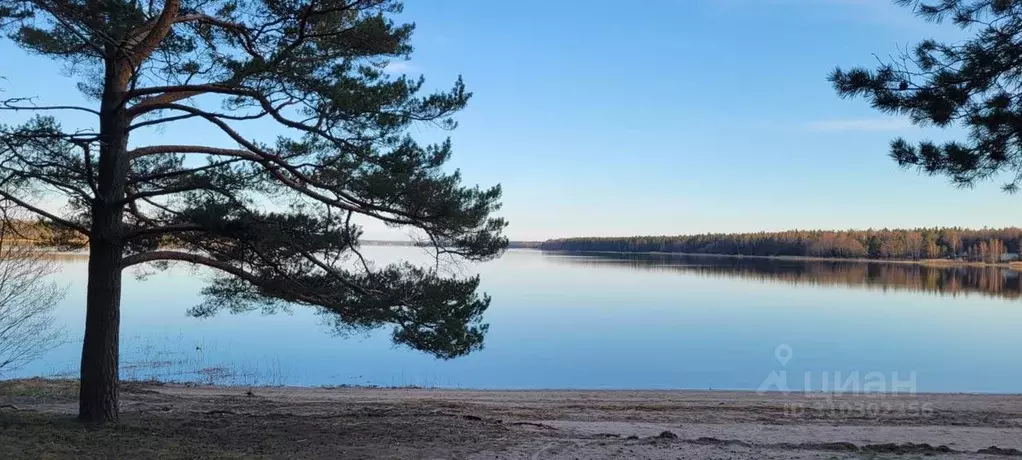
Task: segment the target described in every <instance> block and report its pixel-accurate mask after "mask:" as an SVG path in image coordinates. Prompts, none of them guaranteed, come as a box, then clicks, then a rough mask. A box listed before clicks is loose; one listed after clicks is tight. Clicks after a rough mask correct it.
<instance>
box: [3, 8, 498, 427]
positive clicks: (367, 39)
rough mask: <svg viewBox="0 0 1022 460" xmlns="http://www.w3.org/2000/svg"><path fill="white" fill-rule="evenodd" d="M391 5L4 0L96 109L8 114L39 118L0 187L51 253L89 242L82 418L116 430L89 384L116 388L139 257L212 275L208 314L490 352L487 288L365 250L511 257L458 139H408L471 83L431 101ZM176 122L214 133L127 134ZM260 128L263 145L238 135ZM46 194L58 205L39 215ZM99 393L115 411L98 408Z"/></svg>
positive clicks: (451, 352)
mask: <svg viewBox="0 0 1022 460" xmlns="http://www.w3.org/2000/svg"><path fill="white" fill-rule="evenodd" d="M401 9H402V5H401V3H400V2H399V1H396V0H254V1H246V2H241V1H235V0H155V1H146V2H140V1H137V0H0V28H2V29H3V31H4V32H6V34H7V37H8V38H9V39H10V40H12V41H13V42H15V43H16V44H17V45H19V46H20V47H21V48H23V49H25V50H26V51H28V52H30V53H35V54H39V55H43V56H46V57H48V58H52V59H54V60H58V61H61V62H63V63H64V64H65V65H66V68H67V69H69V70H70V71H71V73H72V75H73V76H74V77H75V78H76V80H77V84H78V88H79V89H80V90H81V91H82V93H83V94H84V95H85V96H86V97H87V98H88V100H90V101H95V103H94V104H92V105H74V104H67V105H64V104H54V105H39V104H37V103H36V100H34V99H32V98H29V97H27V96H26V97H15V98H11V99H7V100H6V101H3V102H2V104H0V105H2V107H0V108H2V109H5V110H11V111H27V112H30V113H31V114H33V116H32V117H31V118H30V119H29V120H28V121H27V122H25V123H21V124H15V125H3V126H0V197H2V198H3V199H4V200H7V201H9V202H12V203H15V204H17V205H18V206H20V207H22V208H24V209H27V210H30V211H32V212H34V213H35V214H37V215H38V216H39V217H40V218H42V219H43V221H44V222H46V223H47V224H48V225H50V226H51V228H52V229H53V231H52V232H50V234H52V235H54V236H55V239H56V240H59V241H57V242H58V243H60V244H63V245H65V246H74V245H76V244H87V245H88V247H89V250H90V269H89V293H88V296H87V298H88V303H89V305H88V311H89V313H87V315H86V338H85V342H86V343H85V345H84V346H83V359H82V379H83V389H82V399H83V403H82V404H83V406H82V409H81V413H82V415H81V416H82V417H83V418H86V419H101V418H106V419H111V418H116V397H115V396H114V397H113V401H112V402H111V401H109V399H111V398H110V397H108V396H109V395H106V394H107V393H110V391H109V390H103V391H100V390H97V389H96V388H97V385H93V384H92V383H90V382H93V381H97V380H101V381H103V382H105V384H106V385H107V386H109V381H110V380H114V381H116V361H117V359H116V353H117V351H116V342H117V333H116V328H117V323H118V321H119V320H118V318H119V316H118V308H119V291H120V271H121V270H122V269H124V268H127V267H131V266H135V265H138V264H144V263H157V264H160V265H158V266H164V265H165V264H166V263H168V262H186V263H191V264H197V265H201V266H205V267H208V268H210V269H212V270H211V271H212V272H213V273H215V274H216V275H215V278H214V279H213V280H212V282H211V284H210V285H209V286H208V287H207V288H206V289H205V290H204V293H205V294H206V301H205V302H204V303H203V304H201V305H199V306H196V307H195V308H193V309H192V310H191V311H192V313H194V314H197V315H210V314H214V313H216V312H217V311H220V310H223V309H227V310H230V311H245V310H249V309H253V308H264V309H271V310H272V309H274V308H276V307H279V306H281V305H284V304H301V305H308V306H313V307H315V308H318V309H320V310H322V311H323V312H325V313H328V314H329V315H332V318H334V320H335V321H334V323H335V324H336V325H338V326H339V327H359V328H375V327H380V326H383V325H388V324H389V325H393V326H394V333H393V338H394V340H395V342H397V343H399V344H404V345H407V346H410V347H412V348H415V349H418V350H422V351H425V352H428V353H432V354H434V355H436V356H438V357H441V358H452V357H456V356H460V355H464V354H466V353H469V352H471V351H473V350H476V349H478V348H480V347H481V346H482V341H483V336H484V333H485V331H486V326H485V325H484V324H483V323H482V322H481V315H482V313H483V311H484V310H485V309H486V308H487V306H488V304H489V298H488V297H487V296H485V295H480V294H479V293H477V288H478V284H479V279H478V278H477V277H469V278H460V277H455V276H447V275H443V274H442V273H440V272H439V271H438V270H436V269H435V267H434V268H428V267H427V268H423V267H418V266H413V265H409V264H400V263H399V264H392V265H387V266H376V265H374V264H373V263H372V261H368V260H366V259H365V258H363V257H362V254H361V252H360V251H359V244H358V241H359V237H360V235H361V233H362V231H361V228H360V227H359V225H358V222H365V221H366V220H370V219H371V220H376V221H380V222H383V223H384V224H386V225H388V226H393V227H399V228H405V229H410V230H412V231H414V232H416V234H417V235H419V237H421V238H422V239H423V240H424V241H428V242H430V243H431V245H432V246H433V247H434V248H435V250H436V253H437V256H438V257H440V256H448V257H456V258H462V259H469V260H486V259H490V258H493V257H496V256H498V255H499V254H500V253H501V252H502V251H503V249H504V248H505V247H506V245H507V240H506V239H505V238H504V237H503V236H502V231H503V229H504V227H505V225H506V223H505V221H504V220H503V219H500V218H497V217H494V216H493V215H492V214H493V213H494V212H495V211H496V210H497V209H498V208H499V199H500V195H501V190H500V188H499V186H496V187H491V188H480V187H472V186H465V185H463V184H462V177H461V175H460V173H459V172H457V171H449V170H446V169H445V167H444V165H445V163H447V161H448V160H449V159H450V157H451V154H452V144H451V142H450V141H449V140H448V141H443V142H439V143H435V144H421V143H419V142H417V141H416V140H415V139H413V138H412V137H410V136H409V135H408V134H407V130H408V128H409V127H410V126H412V125H413V124H416V123H425V124H428V125H430V126H435V127H438V128H440V129H447V130H449V129H454V128H455V127H456V122H455V121H454V119H453V118H452V116H453V115H454V114H455V113H456V112H458V111H459V110H461V109H462V108H464V107H465V105H466V103H467V102H468V100H469V98H470V96H471V95H470V93H469V92H468V91H467V90H466V88H465V86H464V84H463V83H462V82H461V80H460V79H459V80H458V81H456V82H455V83H454V84H453V86H452V87H451V88H450V89H448V90H445V91H436V92H429V91H425V90H424V85H425V82H424V80H423V79H422V78H421V77H420V78H417V79H412V78H409V77H407V76H394V75H391V74H390V73H388V72H387V71H386V69H385V67H386V65H387V63H388V62H390V61H391V60H394V59H406V58H408V57H409V55H410V53H411V51H412V46H411V42H410V40H411V36H412V32H413V30H414V26H413V25H412V24H398V23H395V22H394V20H393V18H394V16H395V15H397V14H398V13H400V12H401ZM47 102H49V101H47ZM70 111H74V112H79V113H84V114H88V115H89V116H92V117H94V118H93V120H94V123H93V125H92V127H91V128H88V129H84V130H70V129H65V128H64V127H63V126H62V123H61V117H62V116H63V115H65V114H66V113H68V112H70ZM184 122H188V123H193V122H201V123H204V124H206V125H208V126H211V127H213V128H214V129H215V130H216V132H218V133H219V135H220V139H219V140H218V141H216V142H203V143H191V142H190V141H191V139H184V138H180V139H167V141H168V142H167V143H166V144H156V145H139V144H138V143H136V142H134V141H132V136H134V135H136V134H138V133H140V132H146V131H149V132H150V133H156V134H155V135H153V136H148V137H147V139H151V138H159V136H158V133H159V129H161V128H163V127H164V126H167V125H174V124H178V123H184ZM253 123H259V124H258V125H257V126H259V127H260V128H259V130H258V131H256V132H257V133H258V135H256V136H253V135H252V134H251V133H252V132H253V131H254V130H253V129H252V128H249V129H247V130H246V129H245V127H246V126H251V125H252V124H253ZM268 123H272V126H275V127H276V128H275V129H274V131H270V132H267V131H265V126H268ZM154 130H155V131H154ZM54 197H58V198H57V199H59V200H65V201H66V203H67V204H66V206H63V207H61V208H60V209H59V210H57V209H54V207H53V206H47V204H46V203H52V202H53V200H54V199H55V198H54ZM82 236H84V238H83V237H82ZM110 273H113V274H110ZM111 330H112V331H113V332H111ZM97 337H98V338H97ZM111 361H112V363H113V364H111ZM96 363H101V364H96ZM111 366H113V367H114V370H111V369H110V367H111ZM100 368H102V369H100ZM90 369H91V370H90ZM111 374H112V376H111ZM86 387H88V388H86ZM90 392H91V393H90ZM87 393H88V394H87ZM101 393H102V394H101ZM114 393H115V391H114ZM103 395H106V396H103ZM103 398H106V399H105V400H104V399H103ZM87 399H91V400H103V401H105V402H103V403H102V404H100V405H102V406H103V407H104V408H103V410H102V411H100V412H102V413H100V414H99V415H97V413H95V411H94V410H92V409H89V408H87V407H85V404H86V403H85V402H84V401H85V400H87ZM97 404H98V403H97ZM111 405H113V406H114V408H113V410H112V412H111V408H110V407H109V406H111Z"/></svg>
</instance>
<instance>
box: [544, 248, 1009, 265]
mask: <svg viewBox="0 0 1022 460" xmlns="http://www.w3.org/2000/svg"><path fill="white" fill-rule="evenodd" d="M536 249H537V250H539V251H542V252H546V253H564V254H625V255H627V254H636V255H660V256H684V257H712V258H722V259H765V260H785V261H793V262H800V261H804V262H849V263H874V264H903V265H922V266H927V267H992V268H1008V269H1011V270H1017V271H1022V261H1012V262H998V263H989V262H976V261H964V260H957V259H919V260H906V259H870V258H842V257H813V256H760V255H747V254H705V253H694V252H657V251H643V252H633V251H583V250H573V249H572V250H569V249H542V248H536Z"/></svg>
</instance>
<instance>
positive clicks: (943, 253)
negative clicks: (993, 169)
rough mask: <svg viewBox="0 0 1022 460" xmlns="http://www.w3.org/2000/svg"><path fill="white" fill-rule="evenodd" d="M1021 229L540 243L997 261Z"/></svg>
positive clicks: (573, 247) (1011, 251)
mask: <svg viewBox="0 0 1022 460" xmlns="http://www.w3.org/2000/svg"><path fill="white" fill-rule="evenodd" d="M1020 245H1022V229H1020V228H1016V227H1009V228H1001V229H983V230H970V229H963V228H919V229H910V230H888V229H883V230H848V231H824V230H791V231H785V232H760V233H708V234H702V235H681V236H632V237H610V238H601V237H592V238H565V239H555V240H548V241H545V242H543V243H542V244H541V245H540V246H539V248H540V249H543V250H548V251H612V252H668V253H671V252H673V253H689V254H723V255H745V256H796V257H797V256H801V257H830V258H841V259H892V260H922V259H963V260H968V261H975V262H988V263H996V262H1002V261H1006V260H1014V259H1015V258H1017V255H1018V253H1019V246H1020Z"/></svg>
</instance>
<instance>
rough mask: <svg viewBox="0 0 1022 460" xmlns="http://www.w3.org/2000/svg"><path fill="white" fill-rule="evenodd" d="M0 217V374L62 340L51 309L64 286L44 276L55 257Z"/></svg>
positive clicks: (15, 367) (60, 297) (49, 271)
mask: <svg viewBox="0 0 1022 460" xmlns="http://www.w3.org/2000/svg"><path fill="white" fill-rule="evenodd" d="M17 236H18V235H17V234H16V230H15V229H13V228H11V226H9V225H7V222H4V221H0V377H3V376H4V375H9V374H10V373H11V372H13V371H16V370H18V368H20V367H22V366H24V365H25V364H28V363H30V362H32V361H35V360H36V359H39V358H40V357H42V356H43V355H44V354H46V352H48V351H50V350H52V349H53V348H55V347H57V346H58V345H60V344H62V343H63V341H64V334H63V331H61V330H60V329H59V328H57V327H56V326H55V325H54V324H53V323H54V318H53V310H54V309H55V308H57V304H58V302H60V300H61V299H62V298H63V297H64V289H62V288H61V287H60V286H59V285H57V283H55V282H53V281H51V280H49V279H47V277H48V276H49V275H51V274H53V273H54V272H55V271H56V268H57V267H56V263H55V261H54V260H53V259H52V258H50V257H48V256H47V255H46V254H44V253H42V252H40V251H38V250H36V249H34V248H32V247H31V246H30V245H29V244H25V243H22V242H17V241H14V240H17V239H18V238H17Z"/></svg>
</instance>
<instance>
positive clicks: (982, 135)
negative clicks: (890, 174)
mask: <svg viewBox="0 0 1022 460" xmlns="http://www.w3.org/2000/svg"><path fill="white" fill-rule="evenodd" d="M896 2H897V3H900V4H902V5H905V6H909V7H914V10H915V12H916V13H917V14H918V15H919V16H921V17H922V18H923V19H925V20H928V21H934V22H939V21H942V20H950V21H952V22H953V23H954V24H955V25H957V26H958V27H960V28H962V29H963V30H966V31H969V32H970V33H972V34H973V36H972V38H970V39H968V40H964V41H962V42H955V43H941V42H938V41H936V40H925V41H922V42H920V43H919V44H918V45H916V46H915V48H914V49H913V50H912V52H911V53H907V52H906V53H905V54H904V55H903V56H901V57H900V58H899V59H895V60H893V61H892V62H889V63H883V64H881V65H879V66H878V67H876V68H875V69H868V68H864V67H858V68H853V69H851V70H843V69H841V68H838V69H837V70H835V71H834V72H833V73H832V74H831V75H830V80H831V82H833V84H834V87H835V89H836V90H837V93H838V94H839V95H840V96H842V97H863V98H865V99H867V100H868V101H869V102H870V103H871V104H872V106H873V107H874V108H876V109H877V110H880V111H882V112H886V113H890V114H898V115H905V116H908V117H909V118H910V119H911V120H912V122H914V123H916V124H918V125H923V126H926V125H932V126H937V127H941V128H946V127H951V126H959V127H962V128H964V129H965V130H966V132H967V135H966V136H965V138H964V139H961V140H957V141H949V142H943V143H938V142H932V141H922V142H918V143H916V144H913V143H911V142H909V141H907V140H905V139H900V138H899V139H895V140H894V141H892V142H891V151H890V154H891V157H892V158H894V160H895V161H897V163H898V164H899V165H901V166H904V167H916V168H919V169H920V170H921V171H924V172H926V173H928V174H931V175H942V176H946V177H948V178H950V179H951V180H952V182H953V183H955V184H957V185H959V186H971V185H973V184H974V183H975V182H976V181H979V180H983V179H989V178H992V177H995V176H998V174H999V173H1005V174H1006V177H1007V182H1005V183H1004V184H1003V188H1004V190H1005V191H1007V192H1014V191H1016V190H1017V189H1018V186H1019V182H1020V180H1022V86H1020V85H1022V83H1020V80H1019V78H1018V75H1019V74H1020V72H1022V61H1020V60H1019V59H1018V56H1019V55H1022V2H1019V1H1016V0H926V1H920V0H896ZM881 54H882V53H881Z"/></svg>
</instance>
